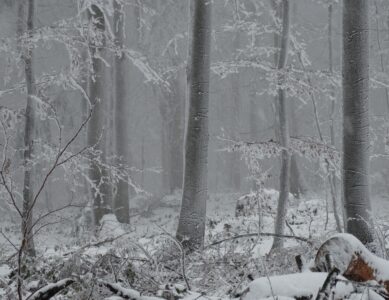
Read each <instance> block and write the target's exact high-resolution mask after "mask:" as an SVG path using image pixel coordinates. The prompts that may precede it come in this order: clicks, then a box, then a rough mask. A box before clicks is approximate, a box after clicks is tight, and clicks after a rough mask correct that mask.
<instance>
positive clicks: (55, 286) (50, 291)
mask: <svg viewBox="0 0 389 300" xmlns="http://www.w3.org/2000/svg"><path fill="white" fill-rule="evenodd" d="M73 282H74V280H73V279H70V278H66V279H62V280H60V281H58V282H56V283H50V284H48V285H46V286H44V287H42V288H40V289H39V290H37V291H36V292H35V293H33V294H31V295H30V296H28V297H27V299H26V300H48V299H51V297H53V296H54V295H55V294H57V293H58V292H60V291H62V290H63V289H65V288H67V287H68V286H69V285H71V284H72V283H73Z"/></svg>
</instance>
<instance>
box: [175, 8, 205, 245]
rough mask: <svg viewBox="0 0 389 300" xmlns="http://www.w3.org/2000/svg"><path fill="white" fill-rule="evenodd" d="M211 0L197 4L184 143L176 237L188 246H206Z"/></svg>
mask: <svg viewBox="0 0 389 300" xmlns="http://www.w3.org/2000/svg"><path fill="white" fill-rule="evenodd" d="M211 7H212V2H211V1H209V0H196V1H195V3H194V8H195V9H194V23H193V42H192V62H191V85H190V101H189V105H190V106H189V116H188V129H187V136H186V145H185V177H184V191H183V197H182V205H181V213H180V219H179V224H178V229H177V238H178V239H179V240H180V241H182V242H184V245H185V246H186V247H187V248H189V249H196V248H202V247H203V245H204V234H205V219H206V203H207V198H208V184H207V180H208V140H209V133H208V106H209V105H208V103H209V78H210V74H209V73H210V51H211V11H212V10H211Z"/></svg>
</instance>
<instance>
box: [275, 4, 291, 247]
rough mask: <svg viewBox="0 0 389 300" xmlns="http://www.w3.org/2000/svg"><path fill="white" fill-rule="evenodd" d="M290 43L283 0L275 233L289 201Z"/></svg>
mask: <svg viewBox="0 0 389 300" xmlns="http://www.w3.org/2000/svg"><path fill="white" fill-rule="evenodd" d="M288 44H289V1H288V0H283V1H282V33H281V43H280V52H279V56H278V63H277V69H278V71H279V72H280V73H279V75H278V85H279V87H278V118H279V133H280V144H281V146H282V147H283V148H284V150H283V151H282V154H281V155H282V159H281V173H280V196H279V198H278V207H277V217H276V220H275V224H274V229H275V234H277V235H282V234H283V233H284V227H285V225H284V224H285V217H286V211H287V205H288V201H289V174H290V154H289V152H288V150H287V148H288V146H289V125H288V118H287V116H288V114H287V104H286V91H285V89H284V87H283V86H282V85H283V83H284V80H285V75H284V74H283V71H284V70H283V69H284V68H285V66H286V62H287V57H288ZM282 246H283V240H282V239H281V238H277V237H275V238H274V241H273V246H272V249H276V248H281V247H282Z"/></svg>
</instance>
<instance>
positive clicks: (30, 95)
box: [18, 0, 36, 256]
mask: <svg viewBox="0 0 389 300" xmlns="http://www.w3.org/2000/svg"><path fill="white" fill-rule="evenodd" d="M27 4H28V6H27V28H26V30H27V32H28V36H29V37H31V36H32V31H33V29H34V8H35V3H34V0H29V1H28V2H27ZM18 13H19V24H18V31H19V30H20V32H22V31H23V27H24V25H23V23H24V22H25V21H24V16H25V1H23V0H20V2H19V8H18ZM26 47H27V48H26V49H22V51H23V52H24V53H23V60H24V72H25V77H26V85H27V105H26V112H25V128H24V147H25V150H24V163H23V164H24V185H23V216H22V235H23V239H24V240H23V242H22V243H24V251H25V252H26V253H27V254H28V255H30V256H35V246H34V239H33V232H32V218H33V207H32V205H33V203H32V202H33V188H34V184H33V180H32V174H33V169H32V168H33V167H32V165H31V160H32V157H33V153H34V131H35V105H34V97H35V96H36V86H35V76H34V66H33V60H34V53H33V47H32V46H31V45H30V44H27V46H26Z"/></svg>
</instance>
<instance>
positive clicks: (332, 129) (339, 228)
mask: <svg viewBox="0 0 389 300" xmlns="http://www.w3.org/2000/svg"><path fill="white" fill-rule="evenodd" d="M332 15H333V4H332V3H330V4H329V5H328V60H329V71H330V74H332V73H333V53H332ZM330 95H331V98H332V99H331V115H330V138H331V146H333V147H335V108H336V99H335V92H334V89H333V88H332V89H331V92H330ZM327 169H328V170H329V174H328V176H329V178H328V182H329V186H330V192H331V198H332V209H333V212H334V218H335V223H336V229H337V231H338V232H342V225H341V221H340V217H339V213H338V201H337V199H338V192H337V185H336V174H335V170H334V169H333V168H330V166H329V164H327Z"/></svg>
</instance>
